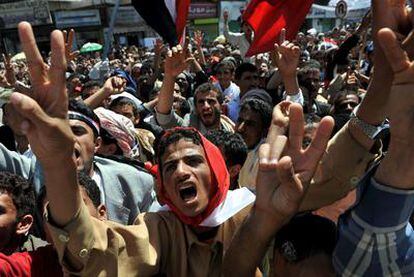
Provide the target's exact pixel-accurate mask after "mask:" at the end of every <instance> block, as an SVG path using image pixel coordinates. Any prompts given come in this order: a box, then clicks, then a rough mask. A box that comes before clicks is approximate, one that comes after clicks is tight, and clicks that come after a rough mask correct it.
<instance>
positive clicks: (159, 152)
mask: <svg viewBox="0 0 414 277" xmlns="http://www.w3.org/2000/svg"><path fill="white" fill-rule="evenodd" d="M180 139H185V140H189V141H191V142H192V143H194V144H196V145H202V142H201V137H200V135H199V134H198V133H197V132H196V131H195V130H192V129H171V130H167V131H166V133H165V134H164V135H163V136H162V137H161V138H160V139H159V140H158V139H156V140H155V142H154V148H155V149H156V158H157V161H158V166H159V170H160V172H162V162H161V159H162V156H163V155H164V153H165V150H166V149H167V148H168V146H170V145H171V144H173V143H176V142H178V141H179V140H180Z"/></svg>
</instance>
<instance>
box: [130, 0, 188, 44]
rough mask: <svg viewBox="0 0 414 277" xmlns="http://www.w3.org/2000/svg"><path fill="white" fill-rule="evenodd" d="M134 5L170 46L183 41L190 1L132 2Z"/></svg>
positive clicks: (158, 0)
mask: <svg viewBox="0 0 414 277" xmlns="http://www.w3.org/2000/svg"><path fill="white" fill-rule="evenodd" d="M132 5H133V6H134V8H135V9H136V10H137V12H138V13H139V14H140V15H141V17H142V18H143V19H144V20H145V21H146V22H147V24H148V25H149V26H150V27H152V28H153V29H154V30H155V31H156V32H157V33H158V34H159V35H160V36H161V37H162V38H163V39H164V41H166V42H168V43H169V44H170V46H174V45H177V44H178V43H179V42H180V41H181V39H182V37H183V33H184V28H185V25H186V23H187V16H188V11H189V8H190V0H132Z"/></svg>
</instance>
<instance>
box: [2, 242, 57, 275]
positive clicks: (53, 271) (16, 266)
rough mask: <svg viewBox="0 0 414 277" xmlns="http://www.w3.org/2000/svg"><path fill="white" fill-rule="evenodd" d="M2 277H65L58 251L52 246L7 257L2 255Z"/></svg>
mask: <svg viewBox="0 0 414 277" xmlns="http://www.w3.org/2000/svg"><path fill="white" fill-rule="evenodd" d="M0 276H1V277H6V276H7V277H12V276H13V277H25V276H28V277H30V276H39V277H40V276H57V277H59V276H63V272H62V267H61V266H60V264H59V259H58V255H57V253H56V251H55V250H54V248H53V247H52V246H45V247H40V248H38V249H37V250H35V251H31V252H21V253H19V252H18V253H13V254H12V255H9V256H7V255H5V254H3V253H0Z"/></svg>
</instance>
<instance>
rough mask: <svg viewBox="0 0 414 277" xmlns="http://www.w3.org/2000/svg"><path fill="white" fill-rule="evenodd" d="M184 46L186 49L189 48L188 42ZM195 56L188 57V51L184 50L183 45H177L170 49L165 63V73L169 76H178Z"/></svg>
mask: <svg viewBox="0 0 414 277" xmlns="http://www.w3.org/2000/svg"><path fill="white" fill-rule="evenodd" d="M187 43H188V42H187ZM187 43H186V45H185V46H184V49H187V48H188V44H187ZM193 59H194V58H187V53H186V51H184V50H183V47H182V46H181V45H177V46H175V47H173V48H171V50H168V52H167V57H166V59H165V64H164V73H165V75H168V76H169V77H174V78H175V77H177V76H178V75H179V74H180V73H181V72H183V71H184V70H185V69H187V68H188V65H189V63H190V62H191V61H192V60H193Z"/></svg>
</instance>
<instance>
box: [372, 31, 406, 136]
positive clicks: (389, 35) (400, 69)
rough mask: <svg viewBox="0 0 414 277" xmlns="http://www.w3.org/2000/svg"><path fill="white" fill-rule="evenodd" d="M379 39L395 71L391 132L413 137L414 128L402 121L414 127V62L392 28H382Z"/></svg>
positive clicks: (391, 101)
mask: <svg viewBox="0 0 414 277" xmlns="http://www.w3.org/2000/svg"><path fill="white" fill-rule="evenodd" d="M378 39H379V42H380V44H381V46H382V48H383V51H384V53H385V56H386V57H387V60H388V62H389V64H390V66H391V68H392V71H393V72H394V81H393V84H392V87H391V93H390V97H389V102H388V108H387V116H388V117H389V119H390V126H391V133H392V135H393V137H394V138H400V139H404V138H405V139H407V138H410V139H411V135H410V133H412V131H411V130H412V128H407V125H406V124H402V123H409V124H410V125H411V127H414V116H413V113H412V111H413V108H414V97H413V93H412V91H413V89H414V62H412V61H410V59H409V57H408V55H407V53H406V52H405V51H404V50H403V49H402V48H401V46H400V44H399V42H398V41H397V37H396V35H395V33H394V32H393V31H392V30H391V29H388V28H386V29H382V30H380V31H379V33H378ZM407 143H408V142H407Z"/></svg>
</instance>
